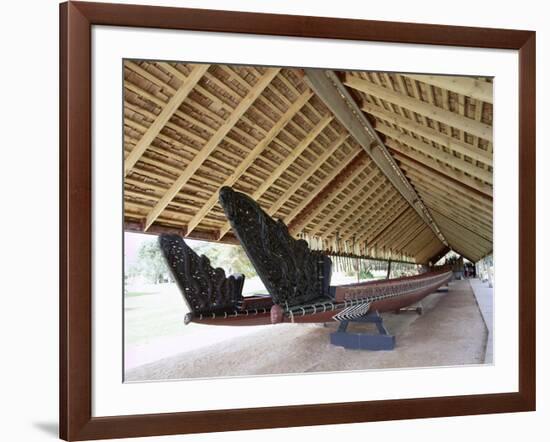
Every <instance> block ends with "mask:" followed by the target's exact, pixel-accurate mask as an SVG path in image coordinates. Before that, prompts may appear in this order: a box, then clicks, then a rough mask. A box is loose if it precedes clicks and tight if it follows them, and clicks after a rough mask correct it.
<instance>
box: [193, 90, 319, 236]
mask: <svg viewBox="0 0 550 442" xmlns="http://www.w3.org/2000/svg"><path fill="white" fill-rule="evenodd" d="M312 95H313V93H312V92H311V91H307V92H305V93H303V94H302V95H301V96H300V97H298V99H297V100H296V101H295V102H294V103H293V104H292V106H290V107H289V108H288V110H287V111H286V112H285V113H284V114H283V116H282V117H281V118H280V119H279V121H277V123H276V124H275V125H274V126H273V127H272V128H271V129H270V130H269V132H267V133H266V135H265V136H264V138H263V139H262V141H260V142H259V143H258V144H257V146H256V147H255V148H254V149H252V150H251V151H250V152H249V153H248V154H247V156H246V157H245V158H244V159H243V160H242V161H241V163H239V165H238V166H237V167H236V168H235V170H234V171H233V172H232V173H231V175H229V176H228V177H227V178H226V179H225V181H224V183H223V185H222V186H232V185H233V184H235V183H236V182H237V180H238V179H239V178H240V177H241V176H242V175H243V173H244V172H245V171H246V169H248V167H249V166H250V165H251V164H252V163H253V162H254V161H255V160H256V158H258V156H260V154H261V153H262V152H263V151H264V149H265V148H266V147H267V146H269V144H270V143H271V142H272V141H273V140H274V139H275V137H276V136H277V135H278V134H279V133H280V132H281V130H282V129H283V128H284V127H285V126H286V124H287V123H288V122H289V121H290V120H291V119H292V118H293V117H294V116H295V115H296V113H297V112H298V111H299V110H300V109H301V108H302V107H303V106H304V105H305V104H306V103H307V102H308V100H309V99H310V98H311V97H312ZM217 202H218V194H217V192H215V193H213V194H212V196H211V197H210V198H209V199H208V201H206V203H204V204H203V206H202V207H201V208H200V209H199V210H198V211H197V213H196V214H195V215H194V216H193V218H191V221H189V224H188V225H187V235H189V234H190V233H191V232H192V231H193V230H194V229H195V227H197V225H199V224H200V222H201V221H202V220H203V219H204V217H205V216H206V215H207V214H208V212H210V210H211V209H212V207H214V206H215V205H216V203H217Z"/></svg>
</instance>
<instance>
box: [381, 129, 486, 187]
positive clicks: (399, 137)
mask: <svg viewBox="0 0 550 442" xmlns="http://www.w3.org/2000/svg"><path fill="white" fill-rule="evenodd" d="M376 130H377V131H378V132H380V133H383V134H384V135H386V136H388V137H390V138H391V139H393V140H394V141H397V142H399V143H401V144H405V145H407V146H409V147H410V148H412V149H414V150H415V151H417V152H420V153H422V154H424V155H429V156H431V157H432V158H433V159H434V160H437V161H441V162H443V163H446V164H448V165H450V166H452V167H454V168H455V169H458V170H460V171H461V172H465V173H467V174H469V175H471V176H472V177H475V178H478V179H479V180H481V181H484V182H486V183H489V184H491V185H492V184H493V174H492V173H491V172H488V171H487V170H485V169H482V168H480V167H477V166H476V165H475V164H472V163H468V162H466V161H464V160H462V159H460V158H457V157H456V156H454V155H452V154H450V153H447V152H445V151H443V150H440V149H437V148H435V147H433V146H432V145H430V144H428V143H425V142H424V141H422V140H418V139H416V138H414V137H412V136H410V135H407V134H404V133H403V132H400V131H398V130H396V129H393V128H391V127H389V126H386V125H385V124H378V125H376Z"/></svg>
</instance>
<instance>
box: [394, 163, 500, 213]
mask: <svg viewBox="0 0 550 442" xmlns="http://www.w3.org/2000/svg"><path fill="white" fill-rule="evenodd" d="M396 157H398V159H399V163H400V164H401V168H402V169H403V170H404V171H405V172H406V173H407V175H410V176H411V177H412V178H413V180H416V179H418V178H419V177H420V178H421V179H425V180H429V182H430V183H431V184H432V185H434V186H443V187H445V188H447V189H448V190H452V191H453V192H456V193H459V194H461V195H463V196H464V197H466V198H469V199H471V200H472V201H475V202H476V204H484V205H485V206H488V207H492V201H493V198H492V196H489V195H485V194H483V193H481V192H479V191H477V190H476V189H473V188H471V187H468V186H466V185H465V184H464V183H461V182H459V181H456V180H455V179H453V178H451V177H449V176H447V175H445V174H442V173H441V172H439V171H437V170H433V169H430V168H429V167H428V166H426V165H424V164H422V163H419V162H418V161H415V160H413V159H412V158H408V157H405V156H399V155H398V154H396Z"/></svg>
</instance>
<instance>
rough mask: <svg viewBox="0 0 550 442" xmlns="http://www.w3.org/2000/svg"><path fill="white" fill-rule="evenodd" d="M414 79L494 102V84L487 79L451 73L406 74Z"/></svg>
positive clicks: (476, 98)
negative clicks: (452, 74)
mask: <svg viewBox="0 0 550 442" xmlns="http://www.w3.org/2000/svg"><path fill="white" fill-rule="evenodd" d="M405 76H406V77H409V78H411V79H414V80H418V81H421V82H422V83H426V84H431V85H432V86H436V87H440V88H442V89H447V90H448V91H452V92H456V93H457V94H461V95H466V96H467V97H470V98H474V99H475V100H481V101H485V102H487V103H492V102H493V84H492V83H488V82H487V81H483V80H478V79H476V78H473V77H459V76H451V75H412V74H406V75H405Z"/></svg>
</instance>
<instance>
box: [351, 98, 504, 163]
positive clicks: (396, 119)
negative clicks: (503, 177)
mask: <svg viewBox="0 0 550 442" xmlns="http://www.w3.org/2000/svg"><path fill="white" fill-rule="evenodd" d="M361 109H362V110H363V111H365V112H367V113H368V114H370V115H372V116H375V117H377V118H380V119H381V120H384V121H387V122H388V123H391V124H395V125H396V126H399V127H400V128H402V129H405V130H408V131H409V132H413V133H415V134H417V135H419V136H421V137H424V138H426V139H428V140H430V141H433V142H435V143H437V144H439V145H440V146H442V147H446V148H447V149H449V150H451V151H455V152H458V153H460V154H462V155H466V156H468V157H470V158H472V159H474V160H476V161H479V162H481V163H483V164H486V165H487V166H492V165H493V155H492V154H491V152H487V151H486V150H483V149H480V148H478V147H476V146H474V145H472V144H468V143H466V142H464V141H461V140H458V139H456V138H454V137H451V136H449V135H446V134H444V133H443V132H439V131H437V130H434V129H432V128H430V127H428V126H424V125H422V124H418V123H416V122H414V121H413V120H411V119H409V118H405V117H402V116H400V115H398V114H395V113H393V112H388V111H386V110H384V109H382V108H380V107H378V106H374V105H372V104H369V103H367V102H365V103H363V105H362V106H361Z"/></svg>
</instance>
